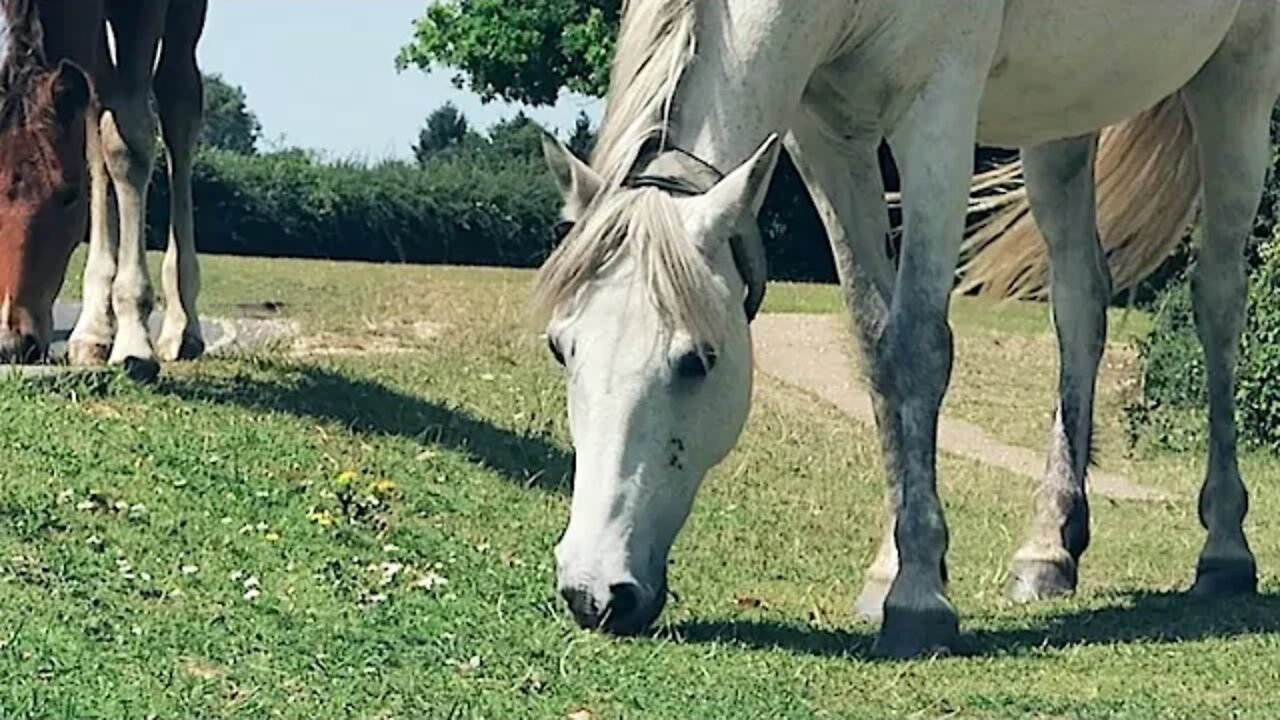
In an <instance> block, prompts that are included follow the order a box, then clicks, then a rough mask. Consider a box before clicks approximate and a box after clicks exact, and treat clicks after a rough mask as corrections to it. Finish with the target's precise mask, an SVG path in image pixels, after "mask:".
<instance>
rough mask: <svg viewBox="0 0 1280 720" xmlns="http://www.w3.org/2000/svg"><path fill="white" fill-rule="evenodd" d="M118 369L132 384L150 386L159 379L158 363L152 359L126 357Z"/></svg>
mask: <svg viewBox="0 0 1280 720" xmlns="http://www.w3.org/2000/svg"><path fill="white" fill-rule="evenodd" d="M120 368H121V369H122V370H123V371H124V375H125V377H127V378H129V379H130V380H133V381H134V382H139V383H144V384H150V383H153V382H155V381H156V378H158V377H160V363H159V362H158V361H156V360H155V359H153V358H137V357H127V358H125V359H124V362H122V363H120Z"/></svg>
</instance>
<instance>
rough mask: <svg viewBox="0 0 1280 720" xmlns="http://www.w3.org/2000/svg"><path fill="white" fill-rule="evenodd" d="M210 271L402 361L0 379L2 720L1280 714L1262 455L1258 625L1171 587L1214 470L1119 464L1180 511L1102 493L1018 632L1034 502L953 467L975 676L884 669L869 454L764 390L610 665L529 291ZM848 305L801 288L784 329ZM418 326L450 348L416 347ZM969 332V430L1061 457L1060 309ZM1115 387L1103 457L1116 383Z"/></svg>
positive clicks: (290, 272)
mask: <svg viewBox="0 0 1280 720" xmlns="http://www.w3.org/2000/svg"><path fill="white" fill-rule="evenodd" d="M205 268H206V273H205V276H206V289H207V295H206V298H207V299H206V301H205V307H206V308H207V309H208V310H210V311H214V312H238V311H239V310H240V306H241V305H243V304H245V303H261V302H263V301H272V302H275V303H278V304H279V305H278V307H282V308H283V310H282V312H283V314H285V315H287V316H289V317H291V318H293V319H295V320H297V321H298V322H299V323H300V325H301V326H302V327H303V328H304V332H307V333H309V334H322V335H326V336H332V337H346V338H348V339H349V340H351V341H352V342H353V344H357V345H358V344H359V338H360V337H361V336H367V335H370V334H374V333H378V334H390V335H394V336H396V337H400V338H402V339H403V340H404V343H405V348H406V350H407V351H406V352H398V353H390V354H381V355H349V356H331V357H324V358H314V359H306V360H295V361H289V360H285V359H280V358H273V357H269V356H263V357H241V358H230V359H221V360H209V361H202V362H200V363H196V364H191V365H186V366H174V367H170V368H166V374H165V376H164V377H163V378H162V380H161V382H160V383H159V384H158V385H156V386H155V387H147V388H140V387H135V386H133V385H131V384H129V383H127V382H124V381H121V380H119V379H114V378H110V377H105V378H104V377H96V378H87V379H80V380H74V381H72V380H57V381H40V382H36V381H24V382H16V381H15V382H7V383H3V384H0V415H2V416H3V417H5V419H6V425H5V428H6V432H5V439H4V447H5V455H4V463H3V464H0V717H2V718H6V720H7V719H8V718H26V717H40V718H45V717H54V718H63V717H66V718H142V717H202V718H203V717H209V718H221V717H228V718H276V717H279V718H317V717H323V718H442V719H443V718H504V719H505V718H526V717H528V718H564V717H575V718H576V719H578V720H580V719H581V718H587V717H590V718H810V717H827V718H862V717H866V718H885V717H939V716H945V717H963V718H1013V717H1028V716H1032V717H1052V718H1074V717H1090V718H1091V717H1144V718H1145V717H1171V718H1173V717H1188V718H1190V717H1197V718H1198V717H1225V716H1232V715H1233V714H1234V716H1238V717H1274V716H1275V715H1276V714H1277V713H1280V697H1278V696H1276V694H1275V693H1274V688H1275V685H1276V682H1277V670H1276V668H1278V667H1280V636H1278V635H1277V632H1278V631H1280V601H1278V600H1277V599H1276V598H1277V596H1276V592H1277V590H1280V587H1277V582H1276V579H1275V578H1276V576H1275V574H1274V569H1275V568H1276V567H1280V528H1276V527H1275V523H1276V521H1275V518H1277V517H1280V496H1278V495H1277V492H1276V482H1275V480H1276V478H1278V477H1280V463H1277V462H1276V461H1275V460H1273V459H1269V458H1266V457H1261V456H1254V457H1249V458H1247V459H1246V462H1245V465H1246V472H1247V473H1248V474H1249V476H1250V477H1251V479H1252V488H1251V489H1252V493H1253V495H1252V509H1251V514H1250V519H1249V521H1248V531H1249V533H1250V538H1251V540H1252V543H1253V547H1254V549H1255V551H1256V553H1257V555H1258V558H1259V563H1260V566H1261V568H1262V570H1263V575H1264V577H1263V589H1264V591H1265V594H1264V595H1262V596H1260V597H1259V598H1257V599H1251V600H1242V601H1234V602H1222V603H1214V604H1197V603H1193V602H1191V601H1189V600H1187V599H1185V598H1183V597H1182V596H1181V595H1179V594H1178V591H1179V590H1180V589H1181V588H1183V587H1184V586H1185V585H1186V583H1187V581H1188V580H1189V578H1190V575H1191V572H1192V568H1193V567H1194V563H1195V557H1196V553H1197V551H1198V549H1199V545H1200V543H1201V541H1202V533H1201V530H1200V529H1199V527H1198V524H1197V521H1196V519H1195V510H1194V502H1193V498H1194V489H1195V486H1196V481H1197V480H1198V478H1199V475H1200V469H1199V468H1200V467H1201V465H1202V460H1201V459H1200V458H1199V457H1198V456H1194V457H1186V456H1156V457H1142V456H1129V455H1127V454H1125V453H1124V452H1123V449H1122V448H1119V449H1117V450H1116V452H1115V455H1114V460H1111V459H1110V458H1111V455H1110V454H1109V455H1108V461H1109V462H1115V463H1117V464H1118V466H1119V469H1122V470H1124V471H1125V472H1127V473H1128V474H1129V475H1130V477H1131V478H1132V479H1134V480H1137V481H1139V482H1145V483H1149V484H1153V485H1159V486H1161V487H1165V488H1168V489H1170V490H1173V491H1175V492H1178V493H1180V494H1181V495H1182V496H1183V497H1186V498H1187V500H1186V501H1185V502H1182V503H1171V504H1131V503H1114V502H1108V501H1105V500H1101V499H1099V500H1096V501H1095V503H1094V510H1095V525H1094V544H1093V548H1092V549H1091V550H1090V553H1089V555H1088V556H1087V559H1086V561H1085V565H1084V570H1083V580H1082V588H1081V592H1080V593H1079V594H1078V595H1077V597H1075V598H1073V599H1071V600H1065V601H1058V602H1054V603H1049V604H1046V605H1043V606H1039V607H1034V608H1020V607H1015V606H1012V605H1010V604H1009V603H1008V602H1007V601H1005V600H1004V599H1003V598H1002V595H1001V589H1002V586H1003V583H1004V581H1005V579H1006V567H1007V562H1008V558H1009V556H1010V554H1011V553H1012V551H1013V550H1014V548H1015V546H1016V544H1017V541H1018V539H1019V536H1020V533H1021V530H1022V527H1023V524H1024V522H1025V520H1026V516H1027V508H1028V502H1029V496H1030V486H1029V485H1028V483H1026V482H1025V481H1024V480H1022V479H1020V478H1015V477H1013V476H1010V475H1007V474H1005V473H1002V472H999V471H996V470H993V469H991V468H988V467H984V466H981V465H978V464H975V463H972V462H968V461H964V460H960V459H956V458H951V457H945V458H943V460H942V477H943V481H942V482H943V486H944V487H943V495H944V501H945V503H946V507H947V512H948V520H949V522H950V526H951V537H952V551H951V555H950V568H951V574H952V578H953V582H952V587H951V593H952V597H953V598H954V600H955V602H956V604H957V606H958V608H959V609H960V611H961V613H962V616H963V632H964V647H963V648H962V651H963V652H962V653H961V654H960V656H958V657H952V658H946V659H940V660H933V661H925V662H914V663H882V662H876V661H873V660H872V659H870V658H869V652H868V651H869V648H870V643H871V640H872V638H873V634H874V630H875V628H874V627H871V626H868V625H863V624H860V623H857V622H855V621H853V620H852V619H851V618H850V615H849V608H850V604H851V602H852V599H853V597H854V596H855V594H856V592H857V589H858V587H859V583H860V580H861V577H862V572H863V568H864V566H865V564H866V562H867V561H868V560H869V558H870V556H871V554H872V552H873V550H874V547H875V543H876V541H877V539H878V533H879V528H880V523H881V518H880V507H881V503H880V485H881V480H880V477H881V471H880V467H879V457H878V451H877V444H876V441H875V438H874V436H873V434H872V433H870V432H869V431H868V430H867V429H866V428H863V427H861V426H858V425H856V424H854V423H853V422H852V421H850V420H848V419H847V418H845V417H843V416H841V415H839V414H838V413H836V412H835V411H834V410H832V409H830V408H828V407H826V406H824V405H822V404H821V403H815V402H813V400H812V398H809V397H807V396H804V395H802V394H800V393H798V392H795V391H793V390H791V389H788V388H786V387H784V386H782V385H779V384H777V383H775V382H772V381H769V380H764V381H762V384H761V386H760V388H759V390H758V392H757V401H756V406H755V409H754V410H753V414H752V418H751V421H750V423H749V426H748V428H747V431H746V434H745V436H744V437H743V440H742V442H741V443H740V446H739V448H738V449H737V450H736V451H735V452H734V453H733V454H732V455H731V456H730V458H729V459H728V460H727V461H726V462H725V463H724V465H723V466H722V467H720V468H719V469H717V470H716V471H715V472H714V473H713V475H712V477H711V478H709V480H708V482H707V484H706V486H705V487H704V489H703V491H702V493H701V495H700V497H699V500H698V503H697V506H696V508H695V511H694V514H693V516H692V518H691V520H690V522H689V525H688V527H687V528H686V530H685V531H684V533H683V535H682V536H681V539H680V540H679V542H678V544H677V548H676V553H675V564H674V566H673V568H672V578H671V579H672V584H673V588H674V589H675V590H676V591H677V592H678V593H679V599H678V601H676V602H674V603H673V604H672V605H671V607H670V608H669V610H668V612H667V614H666V615H665V616H664V619H663V621H662V626H661V627H660V628H659V630H658V631H657V632H656V633H655V634H654V636H652V637H648V638H642V639H638V640H616V639H610V638H604V637H599V636H596V635H593V634H590V633H585V632H581V631H578V630H576V629H575V628H573V627H572V623H571V622H570V621H569V620H568V619H567V618H566V617H565V614H564V613H563V612H562V610H561V608H560V607H559V606H558V604H557V600H556V598H555V597H554V591H553V589H552V567H551V547H552V545H553V544H554V542H555V540H556V539H557V536H558V534H559V532H560V531H561V530H562V528H563V524H564V522H565V519H566V518H567V507H568V503H567V498H568V496H567V488H568V473H569V468H570V465H571V454H570V453H571V449H570V447H569V445H568V436H567V431H566V429H565V423H564V407H563V399H562V390H561V385H560V379H559V377H558V374H557V372H556V370H555V369H554V367H553V366H552V363H551V362H550V361H549V360H548V359H547V358H546V355H545V350H544V349H543V348H542V346H541V344H540V343H539V342H538V340H537V338H536V333H535V332H532V331H530V329H529V327H528V325H527V323H526V322H525V318H524V309H523V307H524V306H523V299H524V293H525V291H526V288H527V283H528V276H527V275H525V274H522V273H516V272H507V271H489V270H468V269H447V268H407V267H391V266H362V265H347V264H342V265H340V264H326V263H307V262H294V261H283V260H272V261H262V260H242V259H234V258H209V259H207V260H206V264H205ZM837 307H838V300H837V296H836V295H835V294H834V293H833V292H832V291H831V290H830V289H827V288H811V287H802V286H778V287H775V288H773V289H772V290H771V297H770V300H769V306H768V308H769V310H771V311H810V312H814V311H822V312H825V311H833V310H835V309H836V308H837ZM1131 320H1132V321H1133V322H1135V323H1144V322H1145V319H1144V318H1142V317H1141V316H1139V315H1134V316H1132V317H1131ZM422 321H428V322H432V323H437V324H440V325H441V326H442V328H443V330H442V333H443V334H442V335H441V336H440V337H439V338H437V339H436V340H434V341H427V340H421V339H418V340H415V339H414V338H415V336H414V335H413V334H412V333H411V332H409V330H408V329H409V328H412V327H414V326H415V323H420V322H422ZM955 324H956V328H957V333H958V336H959V346H960V357H961V358H962V359H961V360H960V361H958V362H960V365H958V367H957V374H956V380H955V385H954V387H953V397H952V399H951V400H950V404H949V406H948V411H949V412H953V413H956V414H960V415H963V416H965V417H968V418H969V419H972V420H974V421H975V422H978V423H980V424H982V425H983V426H984V427H986V428H987V429H988V430H989V431H990V432H993V433H996V434H998V435H999V436H1001V437H1003V438H1006V439H1009V440H1011V441H1013V440H1017V441H1025V442H1028V443H1035V444H1037V445H1038V444H1039V438H1041V437H1043V433H1045V432H1047V425H1048V409H1049V406H1050V405H1049V402H1050V401H1051V399H1052V393H1053V387H1054V384H1055V382H1056V380H1055V375H1054V372H1053V370H1052V368H1053V363H1054V358H1053V342H1052V339H1051V338H1050V337H1049V336H1048V335H1047V334H1046V333H1047V322H1046V320H1045V317H1044V310H1043V307H1040V306H1024V305H1015V306H1012V307H1006V308H1002V309H993V308H991V307H990V306H984V305H982V304H980V303H977V302H972V301H960V302H958V303H957V307H956V323H955ZM1118 347H1119V348H1122V347H1123V345H1120V346H1118ZM967 356H971V357H973V358H974V359H973V360H966V359H964V358H966V357H967ZM968 363H971V364H968ZM1108 372H1109V377H1110V378H1112V380H1109V381H1107V382H1104V383H1103V391H1102V392H1103V398H1102V403H1101V404H1102V407H1103V409H1102V410H1101V411H1100V419H1102V422H1103V429H1104V430H1103V431H1104V432H1105V433H1111V432H1112V431H1113V425H1108V424H1107V423H1118V419H1107V416H1108V413H1111V412H1112V411H1113V410H1114V408H1115V406H1116V405H1117V404H1118V403H1119V402H1120V401H1119V400H1118V399H1117V398H1118V397H1119V394H1121V393H1122V392H1123V387H1124V381H1125V377H1126V375H1125V373H1126V372H1127V370H1126V366H1125V365H1124V361H1123V360H1121V361H1118V362H1117V364H1116V365H1114V366H1113V367H1112V368H1110V369H1109V371H1108ZM1114 426H1115V427H1118V425H1114ZM573 713H579V714H577V715H573ZM583 713H586V714H583Z"/></svg>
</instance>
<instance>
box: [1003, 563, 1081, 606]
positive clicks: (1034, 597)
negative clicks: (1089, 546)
mask: <svg viewBox="0 0 1280 720" xmlns="http://www.w3.org/2000/svg"><path fill="white" fill-rule="evenodd" d="M1077 579H1078V578H1077V570H1076V564H1075V563H1073V562H1069V561H1068V562H1061V563H1057V562H1050V561H1047V560H1015V561H1014V563H1013V577H1011V578H1010V579H1009V591H1008V594H1009V599H1011V600H1013V601H1015V602H1020V603H1028V602H1036V601H1038V600H1049V599H1052V598H1060V597H1066V596H1068V595H1071V594H1073V593H1075V591H1076V581H1077Z"/></svg>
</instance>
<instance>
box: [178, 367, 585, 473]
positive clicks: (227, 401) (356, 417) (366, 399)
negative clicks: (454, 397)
mask: <svg viewBox="0 0 1280 720" xmlns="http://www.w3.org/2000/svg"><path fill="white" fill-rule="evenodd" d="M266 366H267V367H268V368H269V369H271V370H273V371H278V372H271V373H269V374H266V375H263V376H255V375H249V374H247V373H240V374H237V375H236V376H233V377H226V378H216V377H209V376H207V375H200V376H192V377H189V378H188V377H181V376H179V377H165V378H162V379H161V380H160V381H159V383H158V385H157V387H156V388H155V390H156V391H157V392H159V393H162V394H167V395H170V396H173V397H177V398H180V399H181V400H183V401H187V402H205V403H216V404H223V405H235V406H239V407H242V408H245V409H248V410H252V411H255V412H277V413H283V414H289V415H294V416H297V417H302V418H310V419H314V420H321V421H328V422H333V423H336V424H339V425H342V426H343V427H344V428H347V429H348V430H350V431H351V432H354V433H357V434H360V435H366V436H385V437H403V438H409V439H412V440H415V441H417V442H419V443H421V444H423V445H430V446H433V447H443V448H448V449H450V450H455V451H459V452H462V453H464V454H465V455H467V456H468V457H469V458H470V459H471V460H472V461H474V462H476V463H478V464H481V465H483V466H484V467H486V468H489V469H491V470H494V471H496V472H497V473H499V474H501V475H502V476H503V477H504V478H506V479H507V480H508V481H510V482H512V483H514V484H518V485H520V486H522V487H525V488H535V489H539V490H543V491H547V492H557V493H566V494H567V493H568V492H569V489H570V485H569V480H568V478H569V476H570V472H571V469H572V467H573V456H572V454H570V453H568V452H566V451H565V450H564V449H563V448H562V447H561V446H560V445H559V444H557V443H556V442H555V441H554V440H552V439H551V438H549V437H545V436H541V435H536V434H527V433H520V432H516V431H513V430H510V429H507V428H503V427H500V426H498V425H495V424H493V423H491V422H489V421H487V420H485V419H483V418H480V417H477V416H475V415H472V414H471V413H469V412H467V411H465V410H462V409H460V408H456V407H449V406H446V405H444V404H441V403H438V402H434V401H431V400H427V399H424V398H420V397H415V396H412V395H409V394H406V393H403V392H400V391H398V390H395V389H393V388H390V387H387V386H386V385H383V384H382V383H379V382H377V381H375V380H372V379H369V378H362V377H353V376H350V375H344V374H342V373H338V372H334V371H333V370H329V369H326V368H323V367H316V366H313V365H301V364H298V365H294V364H286V363H270V362H267V363H266Z"/></svg>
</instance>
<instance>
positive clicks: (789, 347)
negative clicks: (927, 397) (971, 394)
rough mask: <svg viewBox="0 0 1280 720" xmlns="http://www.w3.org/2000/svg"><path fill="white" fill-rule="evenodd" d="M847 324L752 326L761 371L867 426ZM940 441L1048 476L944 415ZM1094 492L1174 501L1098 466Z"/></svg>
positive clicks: (761, 320) (1035, 463)
mask: <svg viewBox="0 0 1280 720" xmlns="http://www.w3.org/2000/svg"><path fill="white" fill-rule="evenodd" d="M841 321H842V318H840V317H839V316H831V315H785V314H781V315H761V316H760V317H758V318H756V321H755V323H754V324H753V325H752V334H753V336H754V339H755V352H756V367H757V368H758V369H760V370H761V371H763V372H764V373H765V374H767V375H770V376H772V377H774V378H776V379H778V380H781V381H782V382H783V383H785V384H787V385H790V386H792V387H796V388H799V389H801V390H804V391H806V392H809V393H811V394H813V395H816V396H818V397H820V398H822V399H824V400H826V401H827V402H830V403H831V404H833V405H835V406H836V407H837V408H839V409H840V410H841V411H843V412H844V413H845V414H846V415H849V416H850V417H852V418H855V419H857V420H858V421H860V422H862V423H865V424H867V425H874V424H875V413H874V411H873V410H872V407H871V397H870V395H868V394H867V389H866V387H865V386H864V385H863V384H862V383H861V382H860V375H859V374H858V372H857V371H856V370H855V367H854V364H853V362H852V361H851V360H850V358H849V354H848V349H846V345H848V344H849V343H848V341H847V340H846V339H845V338H846V337H847V335H846V333H844V332H843V331H842V329H841V327H840V325H839V323H840V322H841ZM938 443H939V445H940V446H941V447H942V449H943V450H945V451H946V452H949V453H952V454H954V455H960V456H962V457H966V458H969V459H972V460H977V461H979V462H982V463H984V464H987V465H994V466H995V467H998V468H1002V469H1004V470H1008V471H1010V472H1013V473H1016V474H1018V475H1022V476H1024V477H1027V478H1030V479H1032V480H1035V481H1039V480H1040V476H1041V474H1042V473H1043V472H1044V462H1045V461H1044V455H1043V451H1042V450H1030V449H1027V448H1022V447H1016V446H1013V445H1007V444H1005V443H1002V442H1000V441H999V440H997V439H995V438H993V437H991V436H990V435H988V434H987V433H986V431H984V430H983V429H982V428H980V427H978V426H976V425H974V424H972V423H968V422H965V421H963V420H956V419H954V418H947V417H943V418H942V421H941V423H940V424H939V428H938ZM1089 490H1090V493H1091V494H1097V495H1101V496H1103V497H1108V498H1113V499H1116V500H1147V501H1152V500H1169V499H1171V498H1170V497H1169V495H1168V494H1167V493H1164V492H1161V491H1159V490H1156V489H1154V488H1148V487H1144V486H1141V485H1137V484H1135V483H1132V482H1130V481H1128V480H1126V479H1124V478H1122V477H1119V476H1117V475H1113V474H1111V473H1106V472H1102V471H1100V470H1097V469H1096V468H1095V469H1093V470H1091V471H1090V472H1089Z"/></svg>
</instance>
